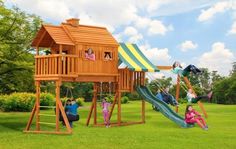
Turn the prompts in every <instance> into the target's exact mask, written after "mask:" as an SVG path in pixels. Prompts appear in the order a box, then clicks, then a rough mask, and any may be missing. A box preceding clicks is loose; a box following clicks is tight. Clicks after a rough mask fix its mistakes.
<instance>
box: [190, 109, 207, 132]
mask: <svg viewBox="0 0 236 149" xmlns="http://www.w3.org/2000/svg"><path fill="white" fill-rule="evenodd" d="M185 122H186V123H187V124H194V123H197V124H198V126H200V127H201V128H202V129H203V130H208V126H207V125H206V122H205V120H204V119H203V118H202V117H201V115H200V114H199V113H198V112H197V111H195V110H194V109H193V107H192V105H187V107H186V111H185Z"/></svg>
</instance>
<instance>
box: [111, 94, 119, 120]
mask: <svg viewBox="0 0 236 149" xmlns="http://www.w3.org/2000/svg"><path fill="white" fill-rule="evenodd" d="M117 98H118V92H116V95H115V97H114V101H113V103H112V106H111V111H110V113H109V120H110V119H111V116H112V113H113V110H114V108H115V105H116V103H117Z"/></svg>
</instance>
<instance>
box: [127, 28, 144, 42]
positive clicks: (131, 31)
mask: <svg viewBox="0 0 236 149" xmlns="http://www.w3.org/2000/svg"><path fill="white" fill-rule="evenodd" d="M124 35H126V36H128V37H129V39H128V41H129V42H131V43H137V42H138V41H139V40H141V39H143V36H142V34H140V33H138V31H137V30H136V28H134V27H132V26H128V27H126V28H125V31H124Z"/></svg>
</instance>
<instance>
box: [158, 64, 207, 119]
mask: <svg viewBox="0 0 236 149" xmlns="http://www.w3.org/2000/svg"><path fill="white" fill-rule="evenodd" d="M157 67H158V69H160V70H166V71H170V70H171V69H173V67H172V66H157ZM182 80H183V81H184V83H185V84H184V83H182ZM180 87H182V89H183V90H184V91H185V92H186V94H187V92H188V89H192V91H193V94H194V95H197V94H196V93H195V91H194V89H193V87H192V85H191V83H190V81H189V80H188V78H187V77H181V76H180V75H177V83H176V95H175V99H176V100H177V101H178V100H179V92H180ZM197 104H198V106H199V107H200V109H201V111H202V112H203V114H204V116H205V117H206V118H207V117H208V115H207V112H206V110H205V108H204V106H203V104H202V103H201V101H198V102H197ZM175 111H176V112H178V111H179V108H178V107H176V109H175Z"/></svg>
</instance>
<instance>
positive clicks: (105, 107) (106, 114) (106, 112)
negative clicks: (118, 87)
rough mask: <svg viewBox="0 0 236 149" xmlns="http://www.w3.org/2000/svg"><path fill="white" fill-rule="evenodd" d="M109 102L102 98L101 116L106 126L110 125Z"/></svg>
mask: <svg viewBox="0 0 236 149" xmlns="http://www.w3.org/2000/svg"><path fill="white" fill-rule="evenodd" d="M110 105H111V104H110V103H109V102H107V101H106V99H105V98H104V99H103V100H102V113H103V118H104V124H105V125H106V127H107V128H108V127H110V119H109V106H110Z"/></svg>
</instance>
